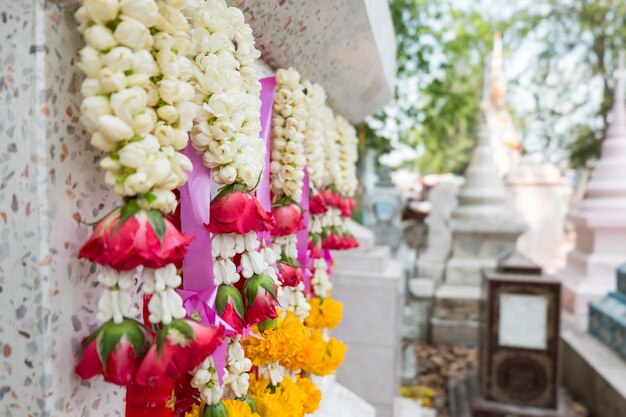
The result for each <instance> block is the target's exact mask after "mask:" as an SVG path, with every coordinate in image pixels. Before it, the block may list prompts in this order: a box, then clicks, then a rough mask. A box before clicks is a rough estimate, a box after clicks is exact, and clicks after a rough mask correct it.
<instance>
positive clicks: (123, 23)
mask: <svg viewBox="0 0 626 417" xmlns="http://www.w3.org/2000/svg"><path fill="white" fill-rule="evenodd" d="M183 6H184V2H180V1H170V0H85V1H84V3H83V5H82V7H80V8H79V9H78V11H77V12H76V14H75V16H76V19H77V20H78V21H79V23H80V26H79V31H80V32H81V33H82V34H83V37H84V39H85V42H86V43H87V46H86V47H84V48H83V49H82V50H81V51H80V52H79V56H80V60H79V62H78V67H79V68H80V69H81V70H82V71H83V72H84V73H85V75H87V78H86V79H85V81H84V82H83V85H82V86H81V93H82V94H83V95H84V100H83V102H82V104H81V113H82V117H81V120H82V122H83V125H84V126H85V127H86V128H87V130H88V131H89V132H90V133H91V134H92V138H91V143H92V145H93V146H95V147H97V148H98V149H100V150H102V151H105V152H109V153H110V155H109V156H107V157H105V158H104V159H102V161H101V163H100V165H101V167H102V168H103V169H104V171H105V181H106V183H107V184H108V185H109V186H111V187H112V188H113V190H114V192H115V193H116V194H118V195H120V196H122V197H137V201H138V202H139V204H140V206H141V207H142V208H145V209H147V208H155V209H158V210H160V211H162V212H163V213H169V212H172V211H173V210H174V209H175V208H176V198H175V196H174V194H173V193H172V190H173V189H175V188H177V187H179V186H181V185H182V184H184V183H185V181H186V180H187V172H188V171H189V170H190V169H191V163H190V161H189V159H188V158H187V157H185V156H184V155H182V154H181V153H180V152H179V151H180V150H182V149H183V148H184V147H185V146H186V144H187V133H186V132H187V131H188V130H190V129H191V125H192V121H193V118H194V117H195V115H196V111H197V109H196V106H195V104H194V103H193V99H194V95H195V94H194V90H193V88H192V86H191V85H190V84H189V83H188V80H189V78H190V77H191V76H192V73H193V71H192V70H191V68H192V67H193V64H192V63H191V61H189V59H188V58H187V56H186V55H187V52H188V50H189V48H190V45H191V37H190V35H189V32H190V27H189V23H188V22H187V20H186V18H185V16H184V15H183V14H182V8H183ZM162 107H165V108H164V109H163V110H162V109H161V108H162Z"/></svg>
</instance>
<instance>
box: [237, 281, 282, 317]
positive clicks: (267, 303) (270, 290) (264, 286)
mask: <svg viewBox="0 0 626 417" xmlns="http://www.w3.org/2000/svg"><path fill="white" fill-rule="evenodd" d="M243 291H244V296H245V301H246V322H247V323H248V324H256V323H261V322H263V321H266V320H270V319H275V318H276V317H278V314H277V313H276V287H275V286H274V281H273V280H272V278H271V277H269V276H267V275H255V276H254V277H252V278H250V279H247V280H246V282H245V284H244V288H243Z"/></svg>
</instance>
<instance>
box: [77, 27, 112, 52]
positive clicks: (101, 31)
mask: <svg viewBox="0 0 626 417" xmlns="http://www.w3.org/2000/svg"><path fill="white" fill-rule="evenodd" d="M83 36H84V38H85V42H86V43H87V45H89V46H91V47H92V48H95V49H97V50H99V51H102V50H105V49H110V48H113V47H114V46H115V45H116V44H117V42H116V41H115V38H114V37H113V32H111V30H110V29H109V28H107V27H105V26H102V25H93V26H90V27H88V28H87V29H86V30H85V33H84V34H83Z"/></svg>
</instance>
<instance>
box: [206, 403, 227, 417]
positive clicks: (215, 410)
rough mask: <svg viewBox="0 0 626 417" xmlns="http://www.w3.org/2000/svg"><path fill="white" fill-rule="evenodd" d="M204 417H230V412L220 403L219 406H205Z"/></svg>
mask: <svg viewBox="0 0 626 417" xmlns="http://www.w3.org/2000/svg"><path fill="white" fill-rule="evenodd" d="M202 417H228V412H227V411H226V406H225V405H224V403H223V402H222V401H220V402H219V403H217V404H205V405H204V408H203V409H202Z"/></svg>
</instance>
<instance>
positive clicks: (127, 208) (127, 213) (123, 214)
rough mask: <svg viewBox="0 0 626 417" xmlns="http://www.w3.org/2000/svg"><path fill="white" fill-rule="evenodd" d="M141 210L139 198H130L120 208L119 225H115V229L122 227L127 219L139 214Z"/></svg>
mask: <svg viewBox="0 0 626 417" xmlns="http://www.w3.org/2000/svg"><path fill="white" fill-rule="evenodd" d="M139 210H141V207H139V203H137V200H135V199H132V200H128V201H127V202H126V203H125V204H124V205H123V206H122V208H121V209H120V219H119V222H118V223H117V226H115V229H114V231H115V230H117V229H119V228H120V227H122V225H123V224H124V223H125V222H126V220H128V219H130V218H131V217H133V216H134V215H135V214H137V212H138V211H139Z"/></svg>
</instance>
